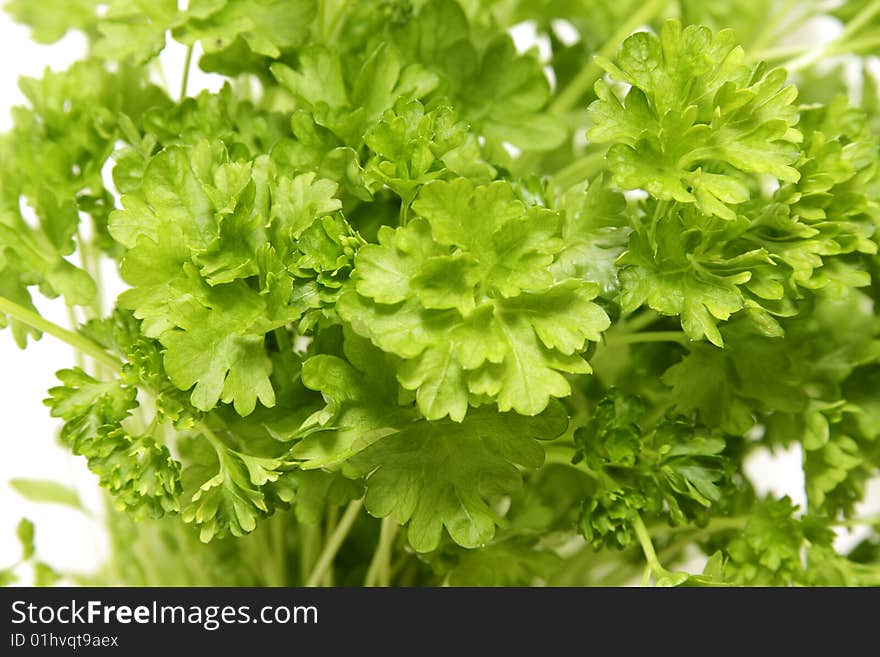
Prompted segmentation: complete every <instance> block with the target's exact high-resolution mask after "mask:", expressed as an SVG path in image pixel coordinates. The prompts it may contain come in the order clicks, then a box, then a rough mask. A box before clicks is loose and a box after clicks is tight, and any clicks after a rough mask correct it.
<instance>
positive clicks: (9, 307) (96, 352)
mask: <svg viewBox="0 0 880 657" xmlns="http://www.w3.org/2000/svg"><path fill="white" fill-rule="evenodd" d="M0 313H4V314H6V315H9V316H10V317H13V318H14V319H17V320H18V321H20V322H21V323H23V324H27V325H28V326H30V327H31V328H35V329H37V330H38V331H42V332H43V333H48V334H49V335H51V336H52V337H54V338H58V339H59V340H61V341H62V342H66V343H67V344H69V345H70V346H71V347H73V348H74V349H76V350H78V351H80V352H82V353H83V354H85V355H86V356H91V357H92V358H94V359H95V361H97V362H98V363H101V364H102V365H106V366H107V367H109V368H110V369H112V370H113V371H114V372H121V371H122V363H120V362H119V361H118V360H116V359H115V358H113V356H111V355H110V354H108V353H107V352H106V351H104V350H103V349H101V347H100V346H98V345H97V344H95V343H94V342H92V341H91V340H89V339H88V338H86V337H84V336H82V335H79V334H78V333H74V332H72V331H68V330H67V329H65V328H62V327H60V326H58V324H55V323H54V322H50V321H49V320H48V319H45V318H44V317H41V316H40V315H39V314H37V313H35V312H34V311H32V310H28V309H27V308H25V307H23V306H20V305H18V304H17V303H15V302H14V301H10V300H9V299H7V298H6V297H2V296H0Z"/></svg>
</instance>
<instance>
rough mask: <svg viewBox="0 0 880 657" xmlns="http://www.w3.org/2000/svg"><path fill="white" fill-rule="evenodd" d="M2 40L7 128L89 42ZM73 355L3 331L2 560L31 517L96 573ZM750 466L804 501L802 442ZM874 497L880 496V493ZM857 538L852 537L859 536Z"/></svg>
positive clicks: (97, 498)
mask: <svg viewBox="0 0 880 657" xmlns="http://www.w3.org/2000/svg"><path fill="white" fill-rule="evenodd" d="M532 35H533V32H531V34H530V30H529V29H528V28H525V29H522V30H518V31H517V33H516V35H515V36H516V37H517V40H518V42H519V43H520V44H522V43H527V42H528V41H529V40H530V38H531V39H533V36H532ZM0 44H2V45H0V54H2V57H0V131H6V130H8V129H9V127H10V125H11V119H10V116H9V109H10V108H11V107H12V106H14V105H16V104H21V103H23V102H24V98H23V97H22V95H21V93H20V91H19V90H18V87H17V79H18V77H19V76H20V75H26V76H39V75H40V74H41V72H42V71H43V69H44V68H45V67H46V66H48V67H50V68H52V69H54V70H63V69H64V68H66V67H67V66H68V65H69V64H70V63H72V62H73V61H74V60H75V59H77V58H79V57H80V56H82V54H83V53H84V52H85V44H84V41H83V40H82V38H81V37H80V36H79V35H76V34H68V35H67V36H66V37H65V38H64V39H63V40H62V41H61V42H59V43H57V44H54V45H52V46H40V45H37V44H35V43H33V42H32V41H31V40H30V37H29V34H28V30H27V29H26V28H24V27H21V26H18V25H16V24H14V23H13V22H12V21H11V20H10V19H9V18H8V17H7V16H6V15H5V14H2V15H0ZM182 62H183V48H182V47H180V46H178V45H177V44H172V46H171V47H169V49H168V50H167V51H166V53H164V54H163V57H162V65H163V67H164V70H165V74H166V77H167V79H168V81H169V85H170V87H171V89H177V88H178V87H179V84H180V82H179V81H180V75H181V70H182ZM194 69H195V67H194ZM218 84H219V81H218V79H216V78H215V77H213V76H206V75H203V74H200V73H199V72H198V71H196V70H193V73H192V75H191V78H190V92H191V93H192V92H193V91H195V90H197V89H199V88H212V89H216V88H217V87H218ZM35 296H36V295H35ZM37 305H38V307H39V308H40V310H41V312H42V313H43V314H44V316H46V317H47V318H48V319H50V320H52V321H54V322H56V323H58V324H61V325H67V322H68V320H67V313H66V310H65V308H64V305H63V303H62V302H61V301H59V300H56V301H55V302H47V301H45V300H42V299H41V298H37ZM73 364H74V356H73V352H72V350H71V349H70V348H69V347H67V346H66V345H65V344H63V343H61V342H59V341H57V340H55V339H54V338H52V337H51V336H44V337H43V339H42V340H40V341H39V342H36V343H31V344H30V345H29V346H28V348H27V350H26V351H24V352H23V351H20V350H19V349H18V348H17V347H16V345H15V344H14V342H13V341H12V337H11V335H10V334H9V332H8V331H3V332H0V568H2V567H5V566H8V565H10V564H12V563H15V562H16V561H17V560H18V557H19V548H18V543H17V541H16V540H15V526H16V524H17V523H18V521H19V520H20V519H21V518H22V517H27V518H30V519H31V520H33V521H34V522H35V524H36V526H37V550H38V554H39V555H40V557H41V558H42V559H44V560H45V561H47V562H48V563H49V564H51V565H52V566H54V567H55V568H57V569H60V570H64V571H73V572H81V573H88V572H90V571H93V570H94V569H95V568H97V567H98V565H99V564H100V563H101V561H102V560H103V559H104V558H105V557H106V554H107V538H106V534H105V532H104V530H103V528H102V525H101V520H100V518H101V513H102V497H101V494H100V492H99V490H98V489H97V486H96V484H95V479H94V477H93V476H92V475H91V474H90V473H89V471H88V469H87V468H86V466H85V462H84V459H82V458H80V457H74V456H72V455H71V454H70V453H69V452H68V451H66V450H64V449H62V448H61V447H59V446H58V445H57V442H56V438H55V433H56V431H57V429H58V422H57V421H56V420H53V419H52V418H50V417H49V412H48V409H47V408H46V407H45V406H44V405H43V404H42V400H43V399H44V398H45V397H46V391H47V390H48V388H50V387H52V386H53V385H55V383H56V380H55V377H54V372H55V371H56V370H58V369H61V368H64V367H71V366H73ZM748 471H749V473H750V475H751V476H752V477H753V478H754V480H755V481H756V482H758V484H759V487H760V488H761V490H762V491H773V492H775V493H777V494H788V495H789V496H791V497H792V499H793V500H794V501H795V502H796V503H798V504H802V503H803V502H804V493H803V476H802V473H801V469H800V452H799V450H798V449H797V448H795V449H792V450H790V451H788V452H783V453H777V454H774V455H771V454H769V453H762V454H759V455H756V456H755V457H754V458H753V459H752V460H751V461H750V462H749V464H748ZM17 477H27V478H37V479H51V480H54V481H58V482H61V483H64V484H66V485H69V486H71V487H73V488H74V489H76V490H77V491H78V492H79V494H80V496H81V498H82V500H83V502H84V504H85V505H86V507H87V508H89V509H90V510H91V513H92V514H94V518H96V519H95V520H91V519H89V518H88V517H87V516H86V515H84V514H81V513H79V512H77V511H74V510H72V509H68V508H66V507H61V506H57V505H46V504H33V503H30V502H27V501H26V500H23V499H22V498H21V497H20V496H19V495H17V494H16V493H15V492H14V491H13V490H12V489H11V488H10V487H9V486H8V484H7V482H8V481H9V480H10V479H12V478H17ZM875 488H880V487H875ZM875 492H880V491H875ZM873 497H874V498H875V502H877V500H876V498H878V497H880V495H877V494H875V495H874V496H873ZM872 506H873V507H874V509H873V510H874V512H876V511H877V510H878V509H880V504H873V505H872ZM867 510H868V509H866V511H867ZM855 538H856V537H849V538H848V539H845V540H846V542H847V543H851V542H852V541H853V540H855ZM19 571H20V575H21V582H22V583H28V582H29V578H30V573H29V572H28V571H27V570H26V569H23V568H22V569H19Z"/></svg>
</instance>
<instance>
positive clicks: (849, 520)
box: [833, 515, 880, 527]
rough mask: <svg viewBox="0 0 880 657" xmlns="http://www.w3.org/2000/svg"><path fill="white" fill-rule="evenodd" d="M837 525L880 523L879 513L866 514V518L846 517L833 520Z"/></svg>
mask: <svg viewBox="0 0 880 657" xmlns="http://www.w3.org/2000/svg"><path fill="white" fill-rule="evenodd" d="M833 524H834V525H837V526H838V527H858V526H859V525H880V515H876V516H868V517H867V518H847V519H846V520H840V521H838V522H834V523H833Z"/></svg>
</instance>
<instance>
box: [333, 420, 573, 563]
mask: <svg viewBox="0 0 880 657" xmlns="http://www.w3.org/2000/svg"><path fill="white" fill-rule="evenodd" d="M559 410H560V409H559V408H558V407H553V408H551V409H550V410H548V411H547V412H545V413H544V414H542V415H539V416H536V417H534V418H526V417H521V416H518V415H516V414H509V413H508V414H499V413H497V412H495V411H492V410H490V409H486V410H482V409H481V410H479V411H473V412H472V413H471V414H470V415H469V416H468V418H467V419H466V420H465V421H464V422H462V423H460V424H458V423H452V422H448V421H446V422H438V423H432V422H424V421H423V422H417V423H415V424H411V425H409V426H407V427H405V428H404V429H403V430H401V431H400V432H398V433H395V434H394V435H391V436H388V437H386V438H384V439H383V440H381V441H379V442H377V443H375V444H374V445H372V446H370V447H368V448H367V449H366V450H364V451H363V452H361V453H360V454H359V455H358V456H356V457H355V458H353V459H351V460H350V461H349V464H350V468H351V470H352V473H353V474H356V475H366V487H367V492H366V498H365V504H366V507H367V510H368V511H370V513H372V514H373V515H376V516H379V517H385V516H388V515H390V516H391V517H392V518H394V520H395V521H396V522H398V523H400V524H404V523H407V524H408V532H407V537H408V538H409V542H410V544H411V545H412V546H413V548H414V549H415V550H417V551H419V552H427V551H430V550H433V549H434V548H436V547H437V545H438V543H439V541H440V535H441V531H442V529H443V528H444V527H445V528H446V530H447V531H448V532H449V535H450V537H452V540H453V541H455V542H456V543H458V544H459V545H461V546H462V547H469V548H473V547H479V546H481V545H484V544H485V543H487V542H488V541H489V540H490V539H491V538H492V535H493V534H494V531H495V523H496V514H495V513H494V512H493V510H492V508H491V507H490V506H489V505H488V504H487V499H491V498H494V497H497V496H501V495H503V494H505V493H509V492H511V491H513V490H515V489H516V488H517V487H519V485H520V474H519V471H518V470H517V468H516V466H517V465H520V466H523V467H527V468H536V467H539V466H540V465H541V463H542V461H543V451H542V450H541V447H540V445H538V443H536V442H535V439H549V438H554V437H555V436H557V435H558V434H559V433H561V432H562V431H563V430H564V428H565V421H564V415H562V414H561V413H559Z"/></svg>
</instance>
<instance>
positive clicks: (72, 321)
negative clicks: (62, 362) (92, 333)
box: [67, 306, 86, 371]
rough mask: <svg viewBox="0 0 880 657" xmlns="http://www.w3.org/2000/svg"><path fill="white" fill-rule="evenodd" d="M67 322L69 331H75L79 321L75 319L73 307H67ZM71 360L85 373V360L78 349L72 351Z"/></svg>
mask: <svg viewBox="0 0 880 657" xmlns="http://www.w3.org/2000/svg"><path fill="white" fill-rule="evenodd" d="M67 321H68V322H70V330H71V331H76V327H77V326H78V325H79V321H78V320H77V318H76V313H75V312H74V311H73V306H67ZM73 358H74V360H76V366H77V367H78V368H80V369H81V370H83V371H85V369H86V359H85V358H83V353H82V352H81V351H80V350H79V349H74V350H73Z"/></svg>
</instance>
